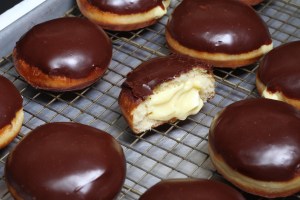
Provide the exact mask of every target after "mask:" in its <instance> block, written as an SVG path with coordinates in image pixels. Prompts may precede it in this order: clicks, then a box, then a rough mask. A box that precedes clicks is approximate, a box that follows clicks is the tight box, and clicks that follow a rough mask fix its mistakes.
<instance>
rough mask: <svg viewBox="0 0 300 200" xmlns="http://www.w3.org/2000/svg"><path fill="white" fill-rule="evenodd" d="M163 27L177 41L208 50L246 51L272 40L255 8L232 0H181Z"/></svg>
mask: <svg viewBox="0 0 300 200" xmlns="http://www.w3.org/2000/svg"><path fill="white" fill-rule="evenodd" d="M167 30H168V32H169V33H170V34H171V36H172V37H173V38H174V39H175V40H177V41H178V42H179V43H180V44H181V45H183V46H185V47H187V48H192V49H195V50H198V51H202V52H209V53H226V54H240V53H247V52H250V51H253V50H256V49H258V48H260V47H261V46H262V45H269V44H271V42H272V40H271V36H270V33H269V31H268V28H267V26H266V24H265V23H264V21H263V20H262V19H261V18H260V16H259V15H258V14H257V13H256V12H255V10H253V9H252V8H251V7H250V6H248V5H246V4H244V3H242V2H239V1H235V0H226V1H224V0H213V1H212V0H184V1H182V3H181V4H180V5H179V6H178V7H177V8H176V9H175V10H174V12H173V14H172V16H171V18H170V20H169V22H168V25H167Z"/></svg>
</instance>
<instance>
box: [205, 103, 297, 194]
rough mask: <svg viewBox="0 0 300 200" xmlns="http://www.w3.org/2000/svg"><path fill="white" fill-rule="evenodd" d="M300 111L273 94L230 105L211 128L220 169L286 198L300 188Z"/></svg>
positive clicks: (245, 185) (244, 185) (254, 188)
mask: <svg viewBox="0 0 300 200" xmlns="http://www.w3.org/2000/svg"><path fill="white" fill-rule="evenodd" d="M299 130H300V111H298V110H297V109H295V108H294V107H292V106H291V105H289V104H286V103H284V102H281V101H275V100H271V99H263V98H261V99H248V100H242V101H239V102H236V103H233V104H231V105H229V106H228V107H226V108H225V109H224V110H223V111H221V113H220V114H219V115H218V116H217V117H216V118H215V119H214V121H213V123H212V125H211V128H210V132H209V138H208V140H209V141H208V142H209V146H208V147H209V154H210V158H211V160H212V162H213V164H214V165H215V167H216V169H217V170H218V171H219V172H220V173H221V174H222V175H223V176H224V177H225V178H226V179H227V180H229V181H230V182H232V183H233V184H235V185H236V186H238V187H240V188H241V189H243V190H244V191H246V192H249V193H252V194H256V195H260V196H263V197H269V198H275V197H284V196H289V195H291V194H294V193H296V192H298V191H300V174H299V166H300V132H299Z"/></svg>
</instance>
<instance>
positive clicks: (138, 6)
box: [88, 0, 165, 14]
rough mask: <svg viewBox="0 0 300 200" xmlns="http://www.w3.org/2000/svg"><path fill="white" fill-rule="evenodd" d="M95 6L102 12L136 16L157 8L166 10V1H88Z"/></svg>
mask: <svg viewBox="0 0 300 200" xmlns="http://www.w3.org/2000/svg"><path fill="white" fill-rule="evenodd" d="M88 1H89V2H90V3H91V4H92V5H93V6H95V7H97V8H99V9H100V10H101V11H106V12H111V13H118V14H134V13H142V12H146V11H149V10H151V9H153V8H155V7H156V6H160V7H161V8H162V9H165V7H164V5H163V1H164V0H113V1H112V0H88Z"/></svg>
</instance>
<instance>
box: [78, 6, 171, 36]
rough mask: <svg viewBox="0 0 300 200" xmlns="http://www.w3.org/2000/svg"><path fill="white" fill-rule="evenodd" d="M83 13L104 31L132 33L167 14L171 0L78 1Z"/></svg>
mask: <svg viewBox="0 0 300 200" xmlns="http://www.w3.org/2000/svg"><path fill="white" fill-rule="evenodd" d="M77 4H78V7H79V9H80V11H81V13H82V14H83V15H84V16H85V17H87V18H88V19H89V20H91V21H92V22H94V23H96V24H98V25H100V26H101V27H103V28H104V29H108V30H114V31H130V30H136V29H139V28H144V27H146V26H150V25H152V24H154V23H156V22H157V21H158V19H160V18H161V17H162V16H164V15H165V14H166V13H167V8H168V6H169V4H170V0H120V1H102V0H77Z"/></svg>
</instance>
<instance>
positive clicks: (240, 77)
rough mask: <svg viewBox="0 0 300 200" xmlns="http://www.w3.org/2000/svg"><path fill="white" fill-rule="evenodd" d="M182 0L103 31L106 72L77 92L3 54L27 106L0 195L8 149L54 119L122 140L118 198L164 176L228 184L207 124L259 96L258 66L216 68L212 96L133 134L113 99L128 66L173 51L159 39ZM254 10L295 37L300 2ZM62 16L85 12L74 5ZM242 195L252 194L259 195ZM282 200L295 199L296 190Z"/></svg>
mask: <svg viewBox="0 0 300 200" xmlns="http://www.w3.org/2000/svg"><path fill="white" fill-rule="evenodd" d="M179 3H180V1H179V0H172V3H171V7H170V9H169V11H168V14H167V15H166V16H165V17H163V18H162V19H161V20H160V21H159V23H157V24H155V25H153V26H150V27H147V28H144V29H141V30H137V31H132V32H107V33H108V34H109V36H110V37H111V39H112V41H113V59H112V62H111V63H110V67H109V70H108V71H107V72H106V73H105V75H104V76H103V77H102V78H101V79H100V80H99V81H98V82H97V83H95V84H94V85H92V86H91V87H89V88H86V89H84V90H81V91H77V92H65V93H51V92H46V91H41V90H36V89H34V88H32V87H31V86H29V85H28V84H27V83H26V82H25V81H24V80H23V79H22V78H21V77H20V76H19V75H18V74H17V73H16V71H15V69H14V66H13V62H12V57H11V55H8V56H6V57H3V58H1V59H0V74H2V75H4V76H5V77H7V78H8V79H10V80H11V81H12V82H13V83H14V84H15V86H16V87H17V88H18V89H19V91H20V93H21V94H22V96H23V98H24V103H23V104H24V110H25V120H24V123H23V127H22V129H21V132H20V134H19V135H18V137H17V138H16V139H15V140H14V141H13V142H12V143H11V144H10V145H9V146H8V147H6V148H5V149H2V150H1V151H0V174H1V178H0V198H1V199H6V200H7V199H12V198H11V196H10V194H9V193H8V191H7V188H6V185H5V177H4V176H3V171H4V165H5V160H6V158H7V155H8V154H9V152H10V151H11V150H12V149H13V148H14V147H15V145H16V144H17V143H18V142H19V141H20V140H21V139H22V137H23V136H24V135H26V134H27V133H28V132H30V131H31V130H32V129H34V128H36V127H37V126H40V125H42V124H45V123H49V122H57V121H73V122H79V123H83V124H87V125H90V126H93V127H96V128H99V129H102V130H104V131H106V132H108V133H110V134H111V135H113V136H114V137H115V138H116V139H117V140H118V141H119V142H120V144H121V145H122V147H123V149H124V152H125V156H126V159H127V176H126V181H125V184H124V187H123V188H122V191H121V193H120V195H119V199H138V198H139V196H140V195H141V194H142V193H143V192H145V191H146V190H147V189H148V188H149V187H151V186H152V185H154V184H155V183H157V182H158V181H160V180H162V179H168V178H186V177H193V178H205V179H218V180H221V181H224V182H226V181H225V180H224V179H223V178H222V177H221V176H220V175H219V174H218V173H217V172H216V170H215V168H214V167H213V165H212V163H211V161H210V159H209V155H208V152H207V134H208V130H209V127H210V124H211V122H212V119H213V117H214V116H215V115H216V114H217V113H218V112H219V111H220V110H221V109H222V108H224V107H226V106H227V105H229V104H231V103H233V102H235V101H239V100H242V99H245V98H249V97H258V94H257V91H256V88H255V71H256V68H257V64H254V65H251V66H248V67H244V68H240V69H236V70H229V69H215V70H214V74H215V78H216V80H217V83H216V95H215V97H214V98H213V99H211V100H210V101H209V102H208V103H206V104H205V106H204V107H203V109H202V110H201V111H200V112H199V113H198V114H197V115H194V116H190V117H188V119H187V120H185V121H178V122H175V123H172V124H167V125H164V126H162V127H159V128H156V129H153V130H152V131H148V132H145V133H143V134H142V135H140V136H136V135H134V134H132V132H131V131H130V129H129V128H128V126H127V124H126V122H125V120H124V118H123V117H122V115H121V112H120V109H119V106H118V103H117V98H118V95H119V92H120V86H121V84H122V83H123V81H124V79H125V76H126V74H127V73H128V72H130V71H131V70H132V69H133V68H135V67H136V66H138V65H139V64H140V63H142V62H143V61H146V60H148V59H150V58H152V57H157V56H164V55H168V54H170V50H169V49H168V47H167V46H166V41H165V37H164V32H165V25H166V23H167V20H168V17H169V16H170V13H172V11H173V10H174V8H175V7H176V6H177V5H178V4H179ZM254 8H255V9H256V11H257V12H258V13H259V14H260V15H261V17H262V18H263V19H264V21H265V22H266V23H267V25H268V27H269V30H270V32H271V34H272V39H273V41H274V45H275V46H278V45H280V44H283V43H286V42H290V41H294V40H300V0H266V1H265V2H264V3H262V4H260V5H258V6H256V7H254ZM65 15H66V16H72V17H74V16H76V17H82V16H81V14H80V11H79V10H78V8H77V7H76V5H74V7H73V8H72V9H70V10H69V11H67V12H66V13H65ZM0 98H1V97H0ZM24 173H26V172H24ZM228 184H230V183H228ZM243 194H244V195H245V197H246V198H247V199H250V200H262V199H264V198H261V197H257V196H253V195H249V194H246V193H243ZM280 199H287V200H292V199H293V200H295V199H300V196H298V195H294V196H291V197H287V198H280Z"/></svg>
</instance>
